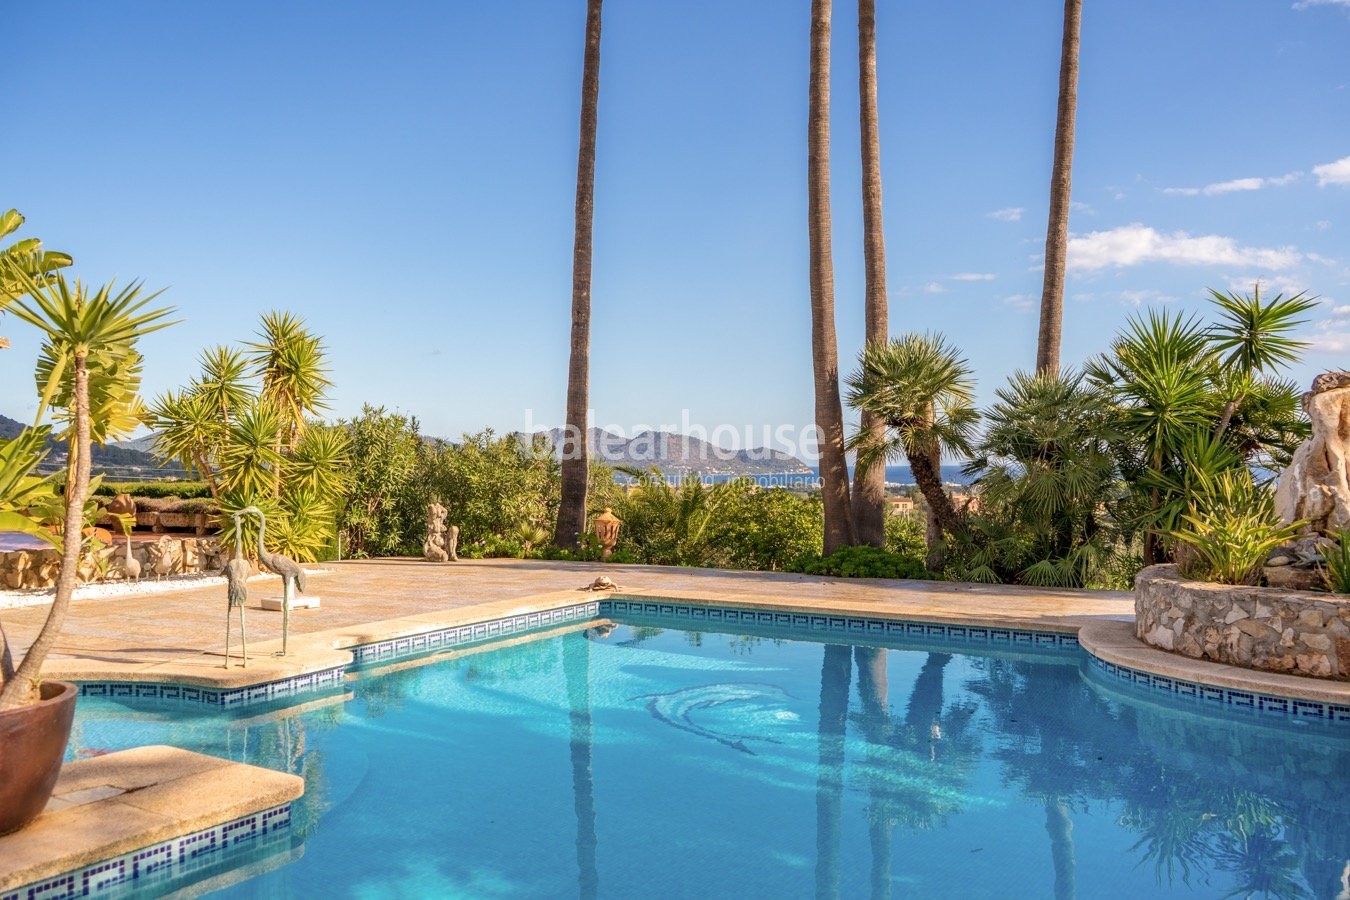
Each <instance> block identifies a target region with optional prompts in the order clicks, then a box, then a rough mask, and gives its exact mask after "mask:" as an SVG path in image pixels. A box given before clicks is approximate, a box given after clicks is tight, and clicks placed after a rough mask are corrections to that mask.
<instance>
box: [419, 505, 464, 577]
mask: <svg viewBox="0 0 1350 900" xmlns="http://www.w3.org/2000/svg"><path fill="white" fill-rule="evenodd" d="M447 515H449V513H448V512H447V511H446V509H445V507H444V506H442V505H441V501H440V500H439V499H436V500H432V501H431V503H429V504H428V505H427V537H426V540H424V541H423V542H422V555H423V556H424V557H426V558H427V559H428V560H430V561H431V562H458V561H459V557H458V556H457V555H456V551H457V549H458V547H459V526H458V525H451V526H449V527H447V526H446V524H445V517H446V516H447Z"/></svg>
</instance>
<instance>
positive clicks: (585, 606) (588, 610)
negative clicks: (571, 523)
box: [351, 600, 600, 666]
mask: <svg viewBox="0 0 1350 900" xmlns="http://www.w3.org/2000/svg"><path fill="white" fill-rule="evenodd" d="M599 614H600V604H599V603H598V602H597V601H594V600H591V601H588V602H586V603H574V604H572V605H570V606H560V607H558V608H556V609H545V610H540V611H539V612H532V613H522V614H520V615H516V616H504V617H502V618H499V619H486V620H484V621H482V622H474V623H471V624H468V625H457V626H454V627H452V628H442V629H438V630H436V631H427V632H423V633H422V634H412V635H408V636H407V637H400V638H390V639H389V640H387V641H376V642H374V643H371V644H360V645H358V646H356V647H353V648H351V651H352V658H353V659H354V661H355V663H356V665H358V666H364V665H371V664H373V663H382V662H391V661H393V660H397V659H402V658H403V657H406V656H418V655H421V654H423V653H430V652H433V651H436V650H448V649H450V648H451V647H463V646H466V645H468V644H479V643H482V642H484V641H491V640H495V639H497V638H503V637H508V636H510V635H513V634H523V633H525V632H527V631H534V630H536V629H539V628H547V627H549V626H551V625H562V624H565V623H567V622H577V621H584V620H587V619H594V618H595V617H596V616H598V615H599Z"/></svg>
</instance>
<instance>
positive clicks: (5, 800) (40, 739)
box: [0, 681, 80, 834]
mask: <svg viewBox="0 0 1350 900" xmlns="http://www.w3.org/2000/svg"><path fill="white" fill-rule="evenodd" d="M79 693H80V689H79V688H78V687H77V686H75V685H73V684H70V683H69V682H65V681H44V682H43V683H42V688H41V692H40V696H41V698H42V699H41V700H40V701H39V702H37V703H30V704H28V705H27V706H20V707H16V708H14V709H6V710H0V834H9V833H10V832H11V831H17V830H18V829H20V828H22V827H23V826H25V825H27V824H28V823H29V822H31V821H33V820H34V819H36V818H37V816H38V813H40V812H42V810H43V808H44V807H46V805H47V801H48V800H49V799H50V798H51V796H52V789H53V788H55V787H56V776H58V775H59V774H61V761H62V759H64V757H65V755H66V743H67V742H68V741H69V740H70V723H71V720H72V719H73V718H74V716H75V698H76V697H77V696H79Z"/></svg>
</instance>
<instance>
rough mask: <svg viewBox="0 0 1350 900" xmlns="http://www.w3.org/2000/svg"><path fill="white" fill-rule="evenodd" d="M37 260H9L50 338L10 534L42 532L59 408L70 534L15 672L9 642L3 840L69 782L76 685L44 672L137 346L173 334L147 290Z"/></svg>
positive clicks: (8, 452)
mask: <svg viewBox="0 0 1350 900" xmlns="http://www.w3.org/2000/svg"><path fill="white" fill-rule="evenodd" d="M15 215H17V214H15ZM19 221H22V219H21V218H20V220H19ZM16 227H17V226H16ZM24 243H29V242H24ZM16 246H17V245H16ZM37 253H38V251H37V248H36V247H35V246H31V244H30V246H29V248H28V249H27V251H26V252H24V253H8V254H0V288H3V289H4V292H3V293H0V307H3V306H8V307H9V311H10V312H12V313H13V314H14V315H15V317H16V318H18V319H20V320H22V321H24V322H26V323H28V324H30V325H32V326H34V327H36V328H37V329H38V330H39V331H40V332H41V333H42V337H43V346H42V350H41V355H40V357H39V359H38V365H37V383H38V389H39V396H40V401H39V403H38V413H37V416H36V417H35V425H34V427H32V428H30V429H27V430H25V431H24V432H23V433H22V434H20V435H19V437H17V438H15V439H14V440H12V441H9V442H6V443H4V444H2V445H0V529H5V530H18V531H24V532H26V533H30V534H37V533H38V532H39V531H40V530H41V529H39V528H38V527H37V523H36V522H34V521H33V520H32V519H30V518H28V517H27V516H26V515H24V514H23V510H24V509H25V508H26V507H27V506H28V505H31V504H32V503H33V502H35V501H36V500H38V499H40V498H41V497H42V496H43V495H44V494H45V495H49V494H50V491H51V490H52V488H53V484H52V479H50V478H48V479H33V478H32V477H31V473H32V472H33V470H34V469H35V468H36V466H37V463H38V462H40V461H41V459H42V457H43V456H45V454H46V443H47V438H48V435H49V433H50V432H51V431H52V429H51V428H49V427H47V426H42V425H39V424H36V423H40V422H41V420H42V419H43V418H44V416H45V414H46V412H47V410H48V409H52V410H54V411H55V413H56V416H55V418H56V421H57V425H58V429H59V430H58V431H57V432H56V434H55V437H56V438H57V440H59V441H60V442H61V443H64V444H65V447H66V471H65V477H64V482H65V485H64V486H65V497H64V516H63V522H62V525H63V527H62V531H61V535H60V536H59V538H54V540H56V541H58V542H59V545H60V548H61V569H60V574H59V576H58V577H57V582H56V596H55V597H54V598H53V600H52V605H51V609H50V610H49V611H48V614H47V620H46V622H45V623H44V624H43V627H42V630H41V632H39V634H38V636H37V638H36V640H34V642H33V643H32V645H31V646H30V647H29V648H28V651H27V653H25V654H24V658H23V660H22V661H21V662H20V663H19V665H18V666H17V667H15V666H13V664H12V659H11V656H10V652H9V646H8V643H7V642H6V641H5V639H4V635H3V632H0V834H5V833H8V832H10V831H14V830H17V829H19V828H21V827H23V826H24V825H25V824H27V823H28V822H29V821H31V820H32V819H33V818H35V817H36V816H37V815H38V813H40V812H41V811H42V809H43V807H45V806H46V804H47V800H48V798H49V797H50V796H51V791H52V788H53V787H54V786H55V784H56V778H57V775H58V774H59V773H60V768H61V761H62V758H63V757H64V756H65V746H66V741H67V740H68V739H69V737H70V724H71V720H72V717H73V716H74V713H75V696H76V694H77V693H78V692H77V689H76V687H75V685H72V684H65V683H61V682H48V683H44V682H43V681H42V679H41V671H42V664H43V662H44V661H45V660H46V658H47V655H48V653H50V652H51V649H52V647H53V646H54V645H55V643H56V639H57V637H58V635H59V634H60V631H61V627H62V624H63V622H64V620H65V617H66V612H67V610H68V609H69V607H70V600H71V596H72V594H73V593H74V591H75V582H76V574H77V569H78V566H79V563H80V555H81V551H82V549H83V543H84V540H83V527H84V524H85V519H86V512H87V510H86V502H87V500H88V498H89V492H90V474H89V454H90V447H91V445H92V443H93V442H94V441H95V440H97V441H98V442H99V443H103V442H104V441H107V440H109V439H112V438H115V437H120V436H123V435H126V434H128V433H129V432H130V431H131V430H132V429H133V428H134V427H135V426H136V425H137V424H139V422H140V410H141V404H140V399H139V397H138V396H137V390H138V389H139V387H140V371H141V357H140V354H139V353H138V352H137V351H136V349H135V344H136V341H137V339H139V338H140V337H141V335H144V334H146V333H148V332H151V331H154V330H157V329H159V328H163V327H165V326H166V325H168V324H170V323H169V322H167V321H164V317H165V316H166V315H167V314H168V310H167V309H157V310H146V309H144V307H145V305H146V304H147V303H149V302H150V301H151V300H152V299H154V297H155V296H158V295H157V294H152V295H150V296H147V297H141V296H140V285H139V284H132V285H130V286H129V287H126V288H123V289H122V290H120V291H116V292H115V291H114V290H113V286H112V285H111V284H108V285H105V286H103V287H102V288H99V289H98V290H94V291H91V290H87V289H86V288H85V287H84V285H82V284H81V283H80V282H78V281H77V282H75V283H74V284H73V285H71V284H68V283H67V282H66V280H65V278H64V277H62V276H61V275H59V274H58V275H56V276H54V277H53V276H46V275H45V274H44V273H45V272H46V271H50V268H51V267H50V266H44V265H43V262H42V261H43V257H41V256H38V255H36V254H37Z"/></svg>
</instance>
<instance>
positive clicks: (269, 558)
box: [239, 506, 305, 656]
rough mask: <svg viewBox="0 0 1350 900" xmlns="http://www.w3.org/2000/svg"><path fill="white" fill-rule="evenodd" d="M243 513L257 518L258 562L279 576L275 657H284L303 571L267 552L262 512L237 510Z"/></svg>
mask: <svg viewBox="0 0 1350 900" xmlns="http://www.w3.org/2000/svg"><path fill="white" fill-rule="evenodd" d="M245 513H252V514H253V515H255V516H257V517H258V562H260V563H262V564H263V566H264V568H266V569H268V570H270V571H272V572H275V573H276V574H277V575H280V576H281V584H282V591H281V593H282V600H281V650H280V652H278V653H277V656H285V655H286V641H287V638H288V637H289V636H290V631H291V603H292V602H294V600H295V592H296V591H297V590H299V591H300V593H302V594H303V593H304V592H305V570H304V569H302V568H300V564H299V563H297V562H296V561H295V560H293V559H291V558H290V557H289V556H282V555H281V554H280V553H268V552H267V547H266V546H265V543H264V542H265V540H266V537H267V516H266V514H265V513H263V511H262V510H260V509H258V507H256V506H247V507H245V508H243V509H241V510H239V515H243V514H245Z"/></svg>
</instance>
